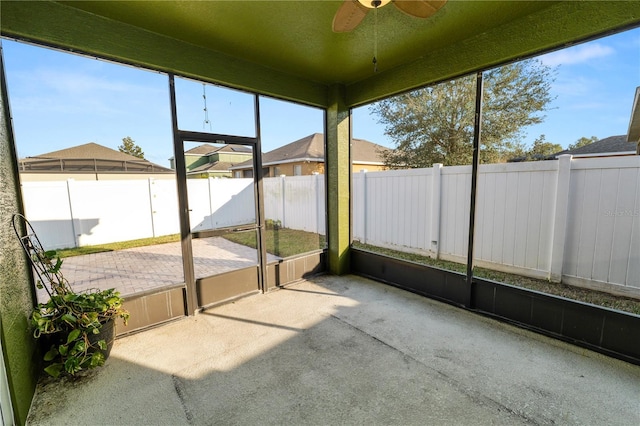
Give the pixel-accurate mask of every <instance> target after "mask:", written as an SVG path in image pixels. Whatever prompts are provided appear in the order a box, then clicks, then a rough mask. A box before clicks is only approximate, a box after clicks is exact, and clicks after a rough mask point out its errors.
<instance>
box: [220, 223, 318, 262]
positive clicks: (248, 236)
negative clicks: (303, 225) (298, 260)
mask: <svg viewBox="0 0 640 426" xmlns="http://www.w3.org/2000/svg"><path fill="white" fill-rule="evenodd" d="M264 237H265V240H266V243H267V253H270V254H273V255H276V256H280V257H289V256H293V255H296V254H300V253H306V252H309V251H313V250H318V249H322V248H324V247H325V237H324V235H319V234H314V233H312V232H305V231H297V230H294V229H287V228H280V229H267V230H266V231H265V236H264ZM224 238H226V239H227V240H229V241H232V242H234V243H238V244H242V245H244V246H248V247H252V248H256V233H255V232H238V233H234V234H226V235H225V236H224Z"/></svg>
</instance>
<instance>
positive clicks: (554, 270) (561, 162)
mask: <svg viewBox="0 0 640 426" xmlns="http://www.w3.org/2000/svg"><path fill="white" fill-rule="evenodd" d="M571 158H572V157H571V155H569V154H564V155H560V156H559V157H558V181H557V184H556V200H555V206H554V212H553V215H554V217H553V228H552V230H551V250H549V256H550V261H549V265H550V269H549V276H548V278H549V281H552V282H556V283H559V282H561V281H562V265H563V263H564V245H565V238H566V233H567V217H568V214H569V184H570V180H571Z"/></svg>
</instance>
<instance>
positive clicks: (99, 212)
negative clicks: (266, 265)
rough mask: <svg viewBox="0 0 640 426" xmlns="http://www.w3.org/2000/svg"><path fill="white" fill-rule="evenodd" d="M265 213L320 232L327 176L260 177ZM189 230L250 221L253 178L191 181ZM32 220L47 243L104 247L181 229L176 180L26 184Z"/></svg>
mask: <svg viewBox="0 0 640 426" xmlns="http://www.w3.org/2000/svg"><path fill="white" fill-rule="evenodd" d="M263 182H264V185H263V186H264V192H265V217H266V219H271V220H273V221H279V222H280V224H281V226H283V227H286V228H292V229H300V230H304V231H308V232H314V233H319V234H324V233H325V221H326V219H325V214H324V211H325V201H324V200H325V197H324V176H323V175H313V176H295V177H287V178H283V177H278V178H265V179H264V180H263ZM187 187H188V195H189V210H190V212H189V219H190V222H191V229H192V230H193V231H200V230H204V229H217V228H224V227H231V226H237V225H244V224H248V223H254V222H255V199H254V194H253V179H213V178H210V179H189V180H188V181H187ZM22 193H23V198H24V204H25V210H26V213H27V217H28V218H29V221H30V222H31V223H32V225H33V226H34V228H35V230H36V232H37V233H38V236H39V237H40V239H41V240H42V243H43V244H44V245H45V246H46V248H50V249H57V248H67V247H81V246H88V245H96V244H105V243H111V242H116V241H126V240H133V239H138V238H149V237H158V236H162V235H170V234H177V233H179V232H180V224H179V223H180V222H179V218H178V195H177V189H176V182H175V180H174V179H144V180H143V179H138V180H126V181H125V180H112V181H107V180H102V181H74V180H72V179H70V180H68V181H57V182H25V183H23V184H22Z"/></svg>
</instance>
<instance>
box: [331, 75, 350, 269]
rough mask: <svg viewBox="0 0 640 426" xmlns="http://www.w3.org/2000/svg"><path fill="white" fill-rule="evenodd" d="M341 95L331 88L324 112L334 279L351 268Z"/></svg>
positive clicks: (346, 130) (346, 124)
mask: <svg viewBox="0 0 640 426" xmlns="http://www.w3.org/2000/svg"><path fill="white" fill-rule="evenodd" d="M345 92H346V90H345V87H344V86H343V85H333V86H331V87H330V88H329V107H328V108H327V109H326V112H325V138H326V139H325V159H326V171H327V173H326V179H327V182H326V185H327V191H326V193H327V204H326V205H327V216H328V226H327V240H328V244H329V256H328V257H329V271H330V272H331V273H332V274H335V275H342V274H346V273H348V272H349V271H350V268H351V265H350V256H349V254H350V253H349V252H350V245H351V111H350V110H349V108H347V106H346V103H345Z"/></svg>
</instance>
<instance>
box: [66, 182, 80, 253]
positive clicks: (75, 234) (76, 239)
mask: <svg viewBox="0 0 640 426" xmlns="http://www.w3.org/2000/svg"><path fill="white" fill-rule="evenodd" d="M72 182H75V181H74V180H73V179H67V199H68V201H69V218H70V219H71V232H73V243H74V244H75V246H76V247H80V240H79V237H78V232H77V231H76V223H75V222H76V220H75V218H74V217H73V202H72V199H71V185H73V183H72Z"/></svg>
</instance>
